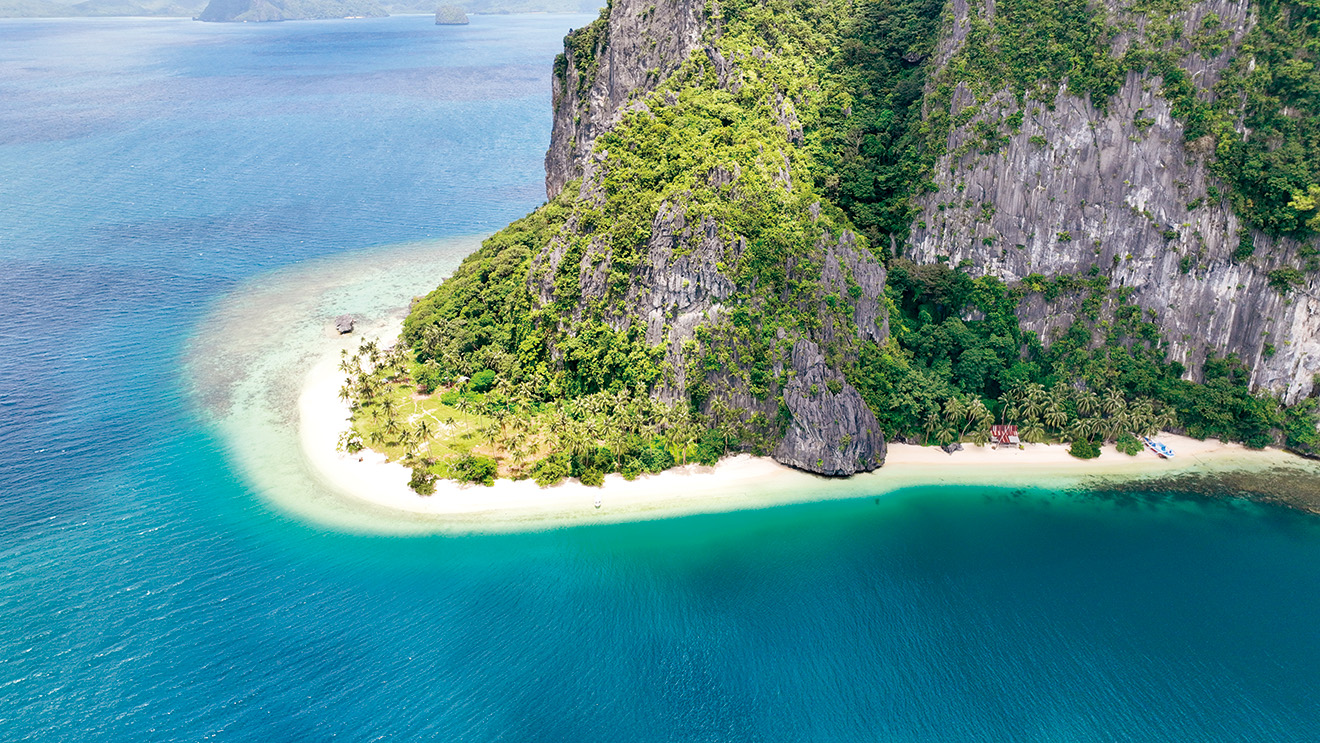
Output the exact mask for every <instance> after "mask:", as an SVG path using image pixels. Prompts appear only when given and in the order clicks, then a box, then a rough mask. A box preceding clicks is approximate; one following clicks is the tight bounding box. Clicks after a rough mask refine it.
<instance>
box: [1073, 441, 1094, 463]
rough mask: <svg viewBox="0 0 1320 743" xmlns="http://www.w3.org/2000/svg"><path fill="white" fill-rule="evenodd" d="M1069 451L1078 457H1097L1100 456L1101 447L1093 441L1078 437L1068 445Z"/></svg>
mask: <svg viewBox="0 0 1320 743" xmlns="http://www.w3.org/2000/svg"><path fill="white" fill-rule="evenodd" d="M1068 453H1069V454H1071V455H1073V456H1074V457H1077V458H1078V459H1095V458H1096V457H1098V456H1100V447H1099V446H1097V445H1096V444H1095V442H1093V441H1087V440H1086V439H1077V440H1075V441H1073V442H1072V444H1071V445H1070V446H1069V447H1068Z"/></svg>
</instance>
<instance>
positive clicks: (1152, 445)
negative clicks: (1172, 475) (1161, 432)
mask: <svg viewBox="0 0 1320 743" xmlns="http://www.w3.org/2000/svg"><path fill="white" fill-rule="evenodd" d="M1141 443H1143V444H1145V445H1146V448H1147V449H1150V450H1151V451H1153V452H1155V454H1156V455H1157V456H1159V457H1161V458H1162V459H1173V449H1170V448H1169V447H1167V446H1165V445H1164V444H1161V443H1160V442H1158V441H1156V440H1155V439H1152V438H1151V437H1149V436H1142V437H1141Z"/></svg>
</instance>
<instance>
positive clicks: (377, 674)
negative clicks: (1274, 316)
mask: <svg viewBox="0 0 1320 743" xmlns="http://www.w3.org/2000/svg"><path fill="white" fill-rule="evenodd" d="M585 20H586V19H585V18H576V17H575V18H565V17H504V18H483V17H476V18H474V23H473V25H472V26H471V27H468V28H464V29H454V28H439V29H437V28H436V27H434V26H433V25H430V22H429V21H428V20H427V19H426V18H391V19H382V20H373V21H364V22H361V23H334V22H327V23H289V24H274V25H271V26H257V27H252V26H209V25H202V24H193V23H189V22H184V21H150V22H143V21H124V20H109V21H61V22H47V21H23V22H0V261H2V263H0V271H3V280H0V307H3V308H5V313H6V318H5V323H6V324H5V327H4V329H3V331H2V332H0V740H4V741H9V740H15V741H28V740H30V741H50V740H71V741H75V740H76V741H87V740H107V741H140V740H141V741H158V740H161V741H164V740H183V741H192V740H204V739H210V740H236V741H284V740H289V741H306V740H331V739H334V740H417V739H429V740H446V741H447V740H518V741H522V740H544V741H576V740H600V741H606V740H655V741H680V740H682V741H687V740H694V741H724V740H735V741H741V740H749V741H750V740H769V741H781V740H802V741H820V740H847V741H851V740H912V741H929V740H949V741H967V740H1005V741H1027V740H1037V741H1090V740H1124V741H1127V740H1149V741H1171V740H1175V741H1176V740H1186V741H1207V740H1217V741H1242V740H1260V741H1289V740H1296V741H1306V740H1315V739H1316V734H1315V731H1316V730H1317V729H1320V706H1317V705H1316V703H1315V699H1316V697H1317V693H1320V634H1318V633H1317V632H1316V630H1315V618H1316V617H1317V616H1320V576H1318V575H1317V572H1316V570H1315V567H1316V565H1318V564H1320V528H1317V522H1316V520H1315V519H1314V518H1312V517H1306V516H1302V515H1300V514H1296V513H1292V512H1289V511H1285V510H1281V509H1278V508H1273V507H1264V506H1257V505H1251V504H1246V503H1241V502H1234V501H1214V500H1206V499H1201V498H1196V497H1194V496H1189V497H1186V498H1179V499H1170V498H1168V497H1167V496H1161V497H1156V496H1149V495H1143V494H1141V493H1121V494H1101V495H1097V496H1094V497H1082V496H1077V495H1065V494H1060V493H1055V492H1051V491H1049V490H1041V491H1037V492H1013V491H1005V490H994V489H975V488H961V489H953V488H942V489H935V488H928V489H913V490H908V491H903V492H900V493H897V494H892V495H889V496H885V497H883V498H879V499H857V500H849V501H839V502H831V503H821V504H811V505H802V506H792V507H785V508H777V509H770V510H765V511H758V512H751V513H737V514H723V515H712V516H700V517H689V518H683V519H674V520H670V521H663V522H653V523H642V524H631V525H619V526H609V527H593V528H576V529H567V530H560V531H552V532H547V533H542V534H527V535H510V536H499V537H461V538H456V537H439V536H413V537H398V536H371V535H363V534H355V533H349V532H346V531H342V530H338V529H335V528H332V527H328V526H323V525H320V524H319V523H318V522H309V521H306V520H304V519H301V518H299V517H297V516H294V515H292V514H291V513H289V512H287V511H285V510H283V509H281V508H279V507H277V506H275V505H272V503H273V501H272V500H271V499H270V498H269V497H267V495H266V494H263V493H260V492H257V490H256V488H255V487H254V485H253V484H252V483H253V480H252V479H251V478H250V477H249V476H248V475H247V474H246V473H244V472H243V471H241V470H240V469H239V468H238V467H237V466H236V464H235V463H234V461H233V458H232V456H231V445H230V442H227V441H226V440H225V439H224V438H223V437H222V435H221V431H219V430H217V429H216V428H215V427H213V426H212V425H210V423H209V420H210V414H209V411H210V410H211V408H210V407H209V405H210V403H209V402H208V399H207V396H206V392H207V391H206V390H205V389H202V390H194V389H192V388H191V386H190V385H191V384H192V382H193V381H194V378H193V377H192V376H190V375H189V374H187V373H186V367H188V365H189V364H190V363H193V361H194V359H195V357H196V355H197V354H201V353H202V352H203V351H205V350H206V348H205V347H206V346H207V344H208V343H214V344H217V345H216V346H215V347H214V348H212V349H211V350H212V351H214V353H212V354H211V355H210V356H209V357H208V358H211V359H214V358H216V357H220V358H224V357H226V355H227V347H225V346H221V345H218V344H220V343H221V339H220V338H219V337H218V336H217V335H208V334H207V333H203V334H202V335H200V336H197V338H196V340H195V341H194V345H188V340H187V339H188V338H189V337H190V336H193V334H194V333H196V332H198V331H199V329H203V330H205V329H210V328H213V325H211V324H209V323H213V322H214V319H215V314H214V313H216V312H217V311H218V308H223V307H224V306H225V303H226V302H227V301H232V299H233V298H234V297H243V296H247V295H245V294H244V292H249V291H251V290H252V289H253V287H259V286H262V285H263V284H269V283H270V282H272V281H276V280H277V279H276V278H272V275H271V274H269V273H268V272H269V271H272V270H277V271H279V273H277V274H274V276H275V277H279V278H278V280H286V279H288V277H290V276H293V279H292V281H293V284H292V285H296V284H297V281H296V280H297V276H298V275H299V272H300V271H302V270H303V269H302V268H301V267H302V266H314V265H323V262H324V261H327V260H329V261H335V260H347V259H344V258H341V257H338V256H344V255H349V254H355V255H359V256H367V257H370V256H371V255H373V254H378V255H381V256H386V255H388V256H393V257H395V258H397V257H398V256H407V255H410V253H409V252H408V251H410V250H415V249H418V248H416V247H404V248H400V247H393V245H394V244H397V243H409V244H410V245H413V246H416V245H419V244H420V245H423V246H425V245H431V246H432V247H433V248H434V249H435V250H437V251H440V253H438V254H439V255H440V257H439V258H437V259H436V260H435V263H434V265H433V266H432V268H433V270H437V271H439V270H443V269H444V267H445V266H446V265H449V264H452V262H453V261H456V260H457V259H458V255H459V254H460V253H461V250H460V249H461V247H462V246H463V245H465V244H470V241H468V242H465V241H464V239H463V238H462V237H461V236H464V235H471V234H476V233H482V232H488V231H490V230H493V229H496V228H498V227H499V226H501V225H502V224H503V223H505V222H507V221H508V220H510V219H512V218H515V217H517V216H519V215H521V214H522V213H525V212H526V211H527V210H528V209H530V208H532V207H534V206H535V205H536V204H537V203H539V202H540V201H541V199H542V192H541V166H540V157H541V155H542V153H543V150H544V143H545V142H546V141H547V140H548V128H549V116H548V105H549V101H548V98H549V93H548V82H547V73H548V69H549V61H550V58H551V57H552V55H553V53H554V52H555V51H556V50H557V47H558V45H559V38H560V37H561V36H562V34H563V32H564V31H565V30H566V29H567V27H569V26H578V25H582V24H583V23H585ZM427 240H431V241H432V242H426V241H427ZM418 241H422V242H420V243H419V242H418ZM445 251H448V252H445ZM275 319H276V320H278V319H279V318H275ZM197 344H200V345H201V347H202V350H199V347H198V345H197ZM216 349H218V350H216ZM233 363H235V364H236V365H238V366H240V367H241V366H242V365H244V364H247V363H249V361H248V360H245V359H243V358H241V357H238V356H235V357H234V361H233ZM238 371H239V372H241V371H242V369H238Z"/></svg>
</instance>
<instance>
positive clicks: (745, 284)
mask: <svg viewBox="0 0 1320 743" xmlns="http://www.w3.org/2000/svg"><path fill="white" fill-rule="evenodd" d="M712 7H715V8H716V10H712V11H711V12H709V13H708V10H707V8H706V6H705V5H704V3H702V2H697V1H696V0H664V1H662V2H659V3H651V2H641V1H640V0H616V2H614V3H612V4H611V5H610V7H608V8H607V9H606V10H605V11H604V12H603V13H602V16H601V18H600V19H599V20H598V21H596V22H595V23H593V24H592V25H591V26H589V27H587V28H584V29H580V30H578V31H576V32H574V33H572V34H570V36H569V37H568V38H567V39H566V43H565V53H564V55H563V56H561V57H560V58H559V59H558V60H557V61H556V67H555V75H554V80H553V86H554V127H553V133H552V136H551V145H550V148H549V151H548V153H547V155H546V190H547V193H548V194H549V195H550V196H551V197H552V198H553V197H555V196H556V195H558V194H559V192H560V191H561V190H562V189H563V188H564V187H565V186H566V185H571V186H572V187H576V188H577V193H576V195H575V200H576V203H577V204H578V205H579V211H578V213H576V214H574V215H573V216H572V217H570V218H569V220H568V223H567V225H566V227H565V229H564V230H562V231H561V232H560V233H559V235H558V236H556V238H555V239H553V240H552V241H551V243H550V244H549V245H548V246H547V247H546V248H545V250H543V251H542V252H541V253H540V254H539V255H537V256H535V257H534V258H533V260H532V268H531V271H530V274H529V280H530V282H531V288H532V291H533V294H534V296H535V297H536V298H537V299H538V301H539V303H540V304H541V306H547V307H548V306H553V305H555V304H556V303H562V300H563V299H564V291H563V286H564V285H565V281H564V277H565V275H566V274H567V276H569V277H570V278H571V281H570V282H568V283H569V284H571V286H572V287H573V291H574V294H573V296H572V299H573V302H572V305H571V307H570V309H569V316H570V317H569V319H570V322H569V323H568V324H567V325H566V328H565V329H566V330H568V331H569V332H570V333H571V332H573V331H572V325H573V324H575V323H579V322H582V321H583V320H585V319H587V318H588V317H589V316H590V315H591V314H592V313H593V311H596V312H599V313H600V316H601V317H602V319H603V320H604V321H605V322H606V323H608V324H609V326H610V327H612V328H613V329H614V330H616V331H620V332H622V331H625V330H626V329H628V328H629V327H632V326H637V327H639V328H640V329H641V331H642V334H643V337H644V340H645V343H646V344H647V345H648V346H652V347H659V348H662V349H663V351H664V365H665V367H666V368H667V369H669V370H670V374H669V375H668V376H667V377H666V378H665V379H664V380H662V381H661V382H660V383H659V384H658V385H657V387H656V389H655V392H654V394H655V396H656V397H658V398H659V399H661V400H663V401H665V402H670V403H672V402H675V401H678V400H683V399H688V398H695V399H697V400H698V401H699V406H700V408H701V409H702V410H703V411H706V412H710V411H713V410H722V411H738V416H739V417H740V418H741V419H742V420H743V421H745V422H747V423H748V424H749V425H750V426H751V427H752V428H760V429H762V430H761V431H760V433H769V435H770V436H771V439H772V440H771V441H770V442H769V443H770V444H771V445H772V446H771V449H772V451H773V455H774V456H775V458H777V459H778V460H779V461H781V462H785V463H788V464H791V465H793V466H795V467H799V468H802V469H806V470H810V471H815V472H821V473H825V474H831V475H840V474H851V473H853V472H856V471H859V470H870V469H874V468H875V467H877V466H879V464H880V463H881V462H882V461H883V459H884V451H885V436H884V432H883V431H882V430H881V429H880V426H879V424H878V423H877V421H876V419H875V416H874V415H873V414H872V412H871V411H870V409H869V408H868V407H867V406H866V404H865V402H863V401H862V399H861V397H860V396H859V395H858V393H857V392H856V390H854V389H853V388H852V387H851V386H850V385H849V384H848V383H847V382H846V381H844V377H843V373H842V370H841V365H842V364H843V363H844V362H845V361H846V359H847V358H848V357H849V354H850V353H851V352H850V351H849V349H850V348H851V347H852V346H853V345H854V344H855V343H856V342H857V341H859V340H862V339H870V340H874V341H877V342H883V340H884V339H885V338H886V337H887V322H886V310H885V306H884V301H883V295H884V277H885V270H884V268H883V266H882V265H881V263H880V261H879V260H878V259H877V258H876V257H875V256H874V255H872V254H871V253H870V251H869V250H867V249H866V247H865V246H864V245H862V244H859V243H858V241H857V240H856V238H855V237H854V236H853V234H852V233H851V232H849V231H847V230H846V229H843V230H837V229H831V228H830V226H829V225H828V224H827V223H826V222H819V223H818V220H820V219H821V214H820V204H819V202H818V201H814V200H812V199H811V195H810V191H809V190H808V189H807V188H806V187H805V186H803V185H795V180H794V171H795V169H796V168H800V167H803V166H801V165H799V162H800V158H801V157H805V155H802V154H801V147H802V145H803V138H802V133H801V127H800V125H799V124H798V122H797V119H796V115H795V113H794V110H793V104H792V102H791V101H788V102H786V101H785V96H784V94H783V92H782V90H778V91H777V90H776V89H775V88H774V87H773V86H768V87H767V90H766V93H765V95H764V97H763V98H762V99H761V105H762V106H764V109H763V110H764V111H765V112H767V113H770V115H769V117H768V118H767V124H768V125H769V127H770V129H771V136H770V138H769V140H768V141H766V142H764V143H762V144H761V145H760V149H759V150H758V151H753V152H748V151H743V152H738V153H736V154H734V153H730V154H728V155H725V156H722V157H720V158H718V159H719V160H720V163H719V164H718V165H714V166H713V167H709V168H705V169H700V170H698V171H697V172H695V173H685V174H684V176H690V175H695V176H696V178H695V180H696V183H695V184H694V187H692V188H689V189H683V190H677V191H674V190H670V192H669V195H668V197H667V198H663V199H661V200H660V201H658V203H657V204H656V207H655V209H654V212H653V213H651V214H650V215H649V216H648V217H646V221H647V222H649V224H648V225H646V229H645V232H646V233H647V237H646V240H645V244H644V246H642V248H641V249H640V250H639V251H638V258H639V259H633V258H629V259H628V261H627V264H626V265H623V266H620V265H619V264H620V263H622V262H623V259H622V258H621V257H620V256H619V255H618V254H617V250H616V247H617V246H616V245H615V244H614V243H613V241H612V238H611V237H610V236H609V235H607V234H606V233H604V232H603V231H601V230H600V229H599V228H598V226H597V224H596V220H597V219H599V218H604V219H610V216H611V214H610V211H611V209H612V208H617V207H613V206H611V205H610V204H608V203H607V200H608V199H607V192H608V191H609V190H610V189H611V186H610V185H609V184H608V183H607V181H608V180H609V179H610V178H611V177H617V176H618V172H617V171H620V170H622V168H623V166H622V165H616V164H615V163H614V159H612V157H611V151H610V148H609V147H608V146H607V145H602V144H601V142H602V138H603V137H604V135H605V134H606V133H609V132H611V131H614V130H615V129H616V128H618V127H620V126H622V125H623V124H624V122H625V119H627V118H628V117H629V116H631V117H633V120H632V121H631V122H630V124H631V126H633V127H640V126H645V122H643V120H644V119H645V120H666V119H667V117H668V116H671V115H675V113H674V112H677V111H686V107H685V106H684V105H683V104H682V103H680V95H681V93H680V92H679V91H680V90H684V91H690V90H692V89H694V88H696V89H698V90H701V89H706V88H709V89H711V92H713V93H717V94H718V95H719V96H722V97H723V98H724V99H731V97H732V94H731V93H730V89H732V90H735V91H736V90H739V89H740V87H741V83H740V81H739V67H740V66H742V65H746V66H747V67H749V68H751V73H750V74H754V75H755V74H764V70H762V69H760V68H763V67H764V66H766V64H767V60H766V55H765V53H764V52H763V51H761V50H760V48H759V47H758V48H756V49H755V50H754V52H753V53H751V54H748V55H746V56H743V57H742V58H741V59H740V60H739V61H734V60H733V59H730V58H729V57H735V56H739V55H737V54H736V53H735V52H732V51H726V50H722V48H721V47H722V43H721V42H722V39H721V34H720V32H719V29H718V25H717V24H718V18H719V16H718V11H717V6H712ZM712 16H713V17H715V18H716V19H717V21H716V25H711V24H710V23H709V21H708V19H709V18H711V17H712ZM680 70H682V71H683V72H682V75H681V76H679V75H676V73H679V72H680ZM679 77H681V84H675V81H676V79H678V78H679ZM666 109H668V110H666ZM744 115H745V116H747V117H748V118H752V117H753V114H752V113H751V112H748V113H747V114H740V116H744ZM761 115H765V114H764V113H763V114H761ZM713 123H714V124H715V125H717V126H726V127H729V126H733V125H734V122H733V121H722V122H721V121H719V120H716V121H715V122H713ZM771 147H773V148H775V151H774V152H771V151H769V149H770V148H771ZM798 176H799V178H801V179H802V180H804V181H805V180H807V179H806V178H804V177H803V174H802V173H799V174H798ZM767 188H768V189H772V191H773V193H774V199H775V200H776V202H777V203H778V206H775V207H773V208H774V209H775V211H776V215H777V216H776V219H782V220H786V221H789V222H792V223H796V225H797V226H798V228H800V229H802V230H803V231H804V232H805V233H806V234H808V235H812V234H814V235H815V237H813V238H810V240H809V242H807V243H806V245H804V246H803V248H804V249H806V251H807V252H806V253H805V254H803V255H800V256H796V255H793V254H790V253H787V252H785V253H782V254H778V255H775V256H773V258H772V259H773V261H774V263H775V264H777V266H778V269H779V270H783V271H784V272H785V278H786V279H787V280H788V281H792V282H802V283H803V284H804V285H805V284H808V283H809V284H810V285H811V286H812V287H815V289H813V290H812V291H811V292H810V298H809V299H808V300H806V305H804V306H803V307H802V308H799V309H803V308H804V309H805V310H806V311H807V312H809V313H810V314H811V315H812V316H813V317H815V318H816V319H815V320H813V322H812V323H811V326H810V327H797V328H795V327H783V326H782V325H779V324H777V323H775V322H773V321H767V320H762V321H760V322H759V323H755V324H753V325H752V327H750V328H747V327H746V326H738V325H737V323H736V322H734V321H733V320H732V319H731V318H732V316H733V314H734V313H735V312H736V311H742V312H748V311H750V313H751V314H753V315H756V316H758V317H766V316H768V315H774V314H775V313H778V312H780V310H781V309H782V308H781V307H780V306H779V304H780V301H781V300H784V299H787V296H781V297H775V296H770V295H766V294H763V293H758V292H757V290H756V289H754V288H753V287H754V285H755V284H756V283H757V282H758V280H759V279H758V277H755V276H753V275H751V274H750V273H749V272H748V271H747V266H748V263H749V262H750V261H752V260H762V258H760V257H751V256H749V255H748V253H749V241H754V240H757V239H758V235H756V234H749V233H748V232H746V231H744V230H740V229H738V228H737V227H736V226H735V225H733V224H731V221H733V220H734V219H736V217H729V218H721V217H720V216H718V213H719V212H725V213H726V214H730V215H733V214H737V213H738V212H739V211H740V210H745V209H747V208H748V207H747V206H746V205H747V204H748V203H750V201H751V200H753V199H754V198H755V199H756V200H757V204H758V206H759V205H760V204H761V203H762V202H761V201H759V199H760V197H759V194H761V193H764V192H765V190H766V189H767ZM753 194H758V196H755V197H753ZM713 212H714V213H713ZM621 272H623V273H621ZM785 304H788V303H787V302H786V303H785ZM592 308H603V310H593V309H592ZM771 326H774V327H773V335H772V336H771V337H770V339H769V341H768V342H767V343H766V347H765V348H764V350H763V352H762V355H761V359H760V361H761V364H760V365H761V367H763V369H762V371H763V372H764V374H765V375H768V379H761V380H759V381H754V380H753V376H754V374H755V369H754V367H756V366H757V361H756V360H754V359H753V358H752V356H753V355H754V354H753V353H752V352H751V351H750V350H749V349H748V348H747V345H746V343H745V341H746V338H740V337H739V334H740V333H745V332H746V331H747V330H750V331H751V332H752V333H753V334H756V333H759V332H769V331H770V330H771ZM826 350H828V351H829V352H830V353H829V356H830V358H829V359H828V360H827V359H826V354H825V351H826ZM715 358H720V359H722V360H723V361H722V362H720V363H719V364H718V366H716V367H715V368H712V365H711V364H712V361H711V360H712V359H715ZM781 398H782V403H781V402H780V399H781ZM781 407H782V411H781ZM776 419H780V420H782V423H781V424H773V423H771V422H773V421H775V420H776ZM753 420H758V421H762V422H761V423H759V424H756V423H753V422H752V421H753ZM777 425H782V426H783V428H782V429H778V428H777Z"/></svg>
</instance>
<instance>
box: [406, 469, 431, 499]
mask: <svg viewBox="0 0 1320 743" xmlns="http://www.w3.org/2000/svg"><path fill="white" fill-rule="evenodd" d="M408 487H410V488H412V489H413V491H414V492H416V493H417V494H418V495H431V494H432V493H434V492H435V475H433V474H431V471H430V470H429V469H427V468H426V465H424V464H417V465H413V468H412V477H411V478H409V479H408Z"/></svg>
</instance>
